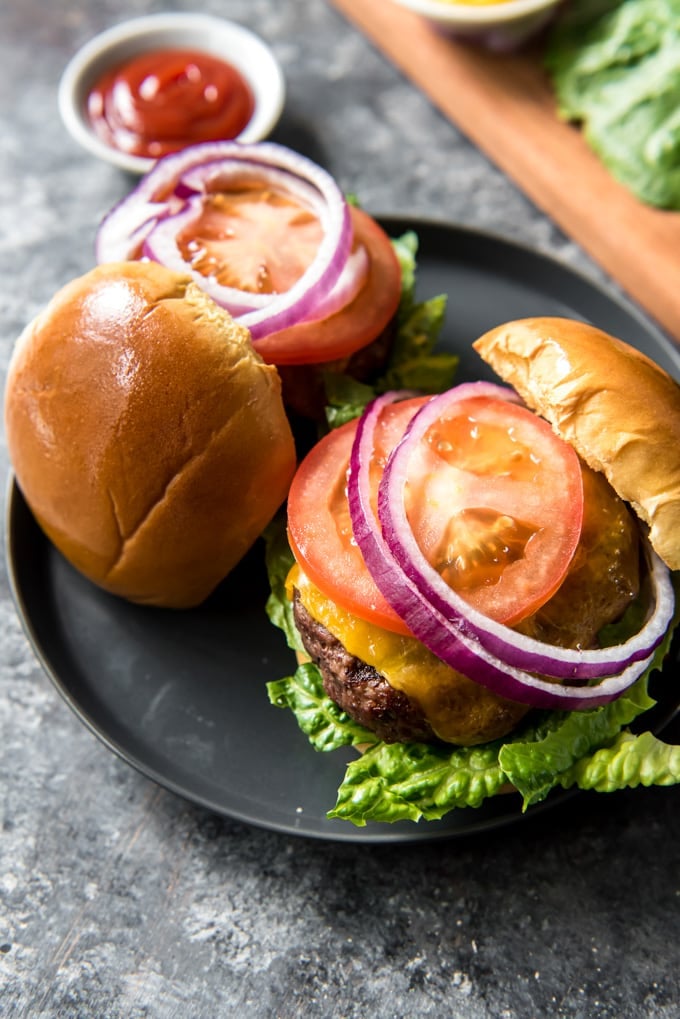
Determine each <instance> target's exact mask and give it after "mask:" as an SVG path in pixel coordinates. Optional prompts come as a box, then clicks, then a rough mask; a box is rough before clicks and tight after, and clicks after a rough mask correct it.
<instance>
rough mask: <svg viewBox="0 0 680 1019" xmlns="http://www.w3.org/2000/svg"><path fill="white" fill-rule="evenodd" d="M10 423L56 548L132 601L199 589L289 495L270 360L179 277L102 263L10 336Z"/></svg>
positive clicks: (202, 591) (180, 598) (14, 453)
mask: <svg viewBox="0 0 680 1019" xmlns="http://www.w3.org/2000/svg"><path fill="white" fill-rule="evenodd" d="M5 427H6V434H7V442H8V448H9V454H10V459H11V461H12V465H13V468H14V472H15V476H16V479H17V483H18V485H19V488H20V489H21V490H22V492H23V494H24V497H25V498H26V501H27V503H28V504H29V506H30V508H31V510H32V512H33V514H34V515H35V518H36V519H37V521H38V523H39V524H40V526H41V527H42V528H43V530H44V531H45V533H46V534H47V535H48V537H49V538H50V539H51V540H52V541H53V543H54V544H55V545H56V546H57V548H59V549H60V551H61V552H62V553H63V554H64V555H65V557H66V558H67V559H68V560H69V561H70V562H71V563H72V564H73V565H74V566H75V567H76V568H77V569H78V570H80V571H81V572H82V573H84V574H85V575H86V576H87V577H89V578H90V580H92V581H94V582H95V583H96V584H98V585H100V586H101V587H103V588H105V589H106V590H108V591H110V592H112V593H114V594H117V595H121V596H123V597H125V598H128V599H129V600H131V601H135V602H140V603H145V604H149V605H162V606H167V607H175V608H184V607H188V606H192V605H196V604H198V603H200V602H201V601H203V600H204V599H205V598H206V597H207V595H208V594H210V592H211V591H212V590H213V589H214V588H215V586H216V585H217V584H218V583H219V581H220V580H222V578H223V577H225V576H226V574H227V573H228V572H229V571H230V570H231V569H232V567H233V566H234V565H235V564H236V563H237V562H238V561H239V560H240V559H241V558H242V557H243V555H244V554H245V552H246V551H247V550H248V549H249V548H250V546H251V545H252V544H253V542H254V541H255V539H256V538H257V536H258V535H259V534H260V533H261V531H262V529H263V528H264V527H265V526H266V524H267V523H268V522H269V520H270V519H271V518H272V516H273V515H274V513H275V512H276V510H277V509H278V507H279V506H280V505H281V503H282V502H283V501H284V499H285V497H286V494H287V491H288V485H289V482H290V480H291V477H292V474H293V472H294V469H295V450H294V444H293V437H292V434H291V431H290V427H289V424H288V420H287V418H286V415H285V412H284V409H283V403H282V400H281V384H280V380H279V376H278V374H277V371H276V369H275V368H274V367H272V366H269V365H266V364H264V362H263V361H262V359H261V358H260V357H259V356H258V355H257V354H256V353H255V352H254V350H253V348H252V346H251V344H250V336H249V333H248V331H247V330H245V329H243V328H242V327H240V326H238V325H237V324H236V323H235V322H234V321H233V320H232V319H231V317H230V316H229V315H228V314H227V313H226V312H223V311H222V310H221V309H220V308H218V307H217V305H215V304H214V302H213V301H212V300H211V299H210V298H209V297H206V296H205V295H204V294H203V292H202V291H201V290H199V288H198V287H196V286H195V285H194V284H193V283H192V282H191V281H190V280H189V278H188V277H184V276H180V275H178V274H176V273H174V272H171V271H169V270H167V269H165V268H163V267H161V266H159V265H156V264H154V263H142V262H130V263H127V262H126V263H116V264H108V265H102V266H99V267H97V268H96V269H94V270H93V271H92V272H89V273H87V274H86V275H85V276H82V277H81V278H79V279H76V280H74V281H73V282H72V283H70V284H68V285H67V286H66V287H64V289H63V290H61V291H60V292H59V293H58V294H56V296H55V297H54V298H53V300H52V301H51V302H50V304H49V305H48V307H47V308H46V309H45V310H44V311H43V312H42V314H40V315H39V316H38V317H37V318H36V319H35V320H34V321H33V322H32V323H31V324H30V325H29V326H28V327H27V328H26V330H25V331H24V333H23V334H22V336H21V337H20V338H19V340H18V342H17V345H16V348H15V351H14V354H13V357H12V361H11V364H10V368H9V374H8V381H7V389H6V394H5Z"/></svg>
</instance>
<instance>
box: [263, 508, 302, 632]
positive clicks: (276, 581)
mask: <svg viewBox="0 0 680 1019" xmlns="http://www.w3.org/2000/svg"><path fill="white" fill-rule="evenodd" d="M262 537H263V538H264V543H265V553H264V561H265V566H266V568H267V575H268V577H269V588H270V594H269V597H268V599H267V603H266V605H265V611H266V613H267V615H268V616H269V620H270V622H271V623H273V624H274V626H278V628H279V629H280V630H282V631H283V633H284V634H285V636H286V642H287V644H288V647H289V648H292V650H293V651H304V648H303V646H302V641H301V640H300V634H299V633H298V631H297V627H296V625H295V620H294V619H293V603H292V602H291V601H290V600H289V598H288V597H287V595H286V577H287V576H288V574H289V573H290V571H291V568H292V566H293V563H294V562H295V558H294V556H293V553H292V552H291V550H290V545H289V544H288V536H287V534H286V522H285V520H284V518H283V515H282V514H279V515H278V516H276V517H274V519H273V520H272V522H271V523H270V524H269V526H268V527H266V528H265V530H264V533H263V535H262Z"/></svg>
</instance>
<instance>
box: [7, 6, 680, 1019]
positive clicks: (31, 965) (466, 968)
mask: <svg viewBox="0 0 680 1019" xmlns="http://www.w3.org/2000/svg"><path fill="white" fill-rule="evenodd" d="M367 2H378V0H367ZM381 2H382V0H381ZM191 6H193V5H192V4H189V3H187V4H178V5H177V9H182V8H183V7H186V8H189V7H191ZM202 7H203V9H204V10H206V11H209V12H212V13H215V14H223V15H225V16H228V17H232V18H233V19H235V20H238V21H241V22H242V23H244V24H246V25H249V26H251V27H253V28H255V29H257V30H258V31H259V32H260V33H261V34H262V35H263V36H264V37H266V39H267V40H268V41H269V42H270V43H271V44H272V46H273V47H274V49H275V51H276V53H277V55H278V57H279V59H280V61H281V63H282V65H283V68H284V71H285V74H286V78H287V84H288V95H287V103H286V109H285V115H284V117H283V119H282V121H281V124H280V125H279V127H278V128H277V130H276V133H275V138H276V139H277V140H279V141H281V142H283V143H284V144H287V145H290V146H291V147H293V148H297V149H299V150H300V151H303V152H306V153H307V154H309V155H310V156H312V157H313V158H315V159H316V160H317V161H319V162H321V163H322V164H324V165H326V166H327V167H328V168H329V169H330V170H331V171H332V172H333V174H334V175H335V176H336V177H337V179H338V180H339V181H340V183H341V185H342V186H343V188H345V189H346V190H348V191H352V192H356V193H357V194H359V195H360V196H361V199H362V202H363V204H364V205H365V207H366V208H368V209H369V210H370V211H376V212H377V211H382V212H407V213H415V214H420V215H424V216H434V217H441V216H445V217H446V218H447V219H450V220H452V221H455V222H458V223H463V224H469V225H473V226H478V227H482V228H485V229H491V230H494V231H498V232H500V233H502V234H504V235H506V236H508V237H511V238H514V239H517V240H520V241H523V242H526V243H528V244H530V245H532V246H534V247H536V248H539V249H541V250H542V251H545V252H549V253H551V254H553V255H556V256H558V257H559V258H561V259H563V260H564V261H566V262H567V263H569V264H570V265H572V266H574V267H576V268H578V269H579V270H580V271H582V272H583V273H585V274H586V275H588V276H590V277H591V278H593V279H596V280H599V281H602V282H604V283H605V284H606V285H609V282H608V281H607V280H605V279H604V278H603V274H602V273H601V272H600V271H599V270H598V269H597V267H595V266H594V265H593V264H592V263H591V262H590V261H589V260H588V259H587V258H586V256H585V255H584V254H583V253H582V251H581V250H580V249H579V248H578V246H577V245H575V244H574V243H573V242H571V241H570V240H569V239H568V238H566V237H564V236H563V235H562V234H561V233H560V231H559V230H558V229H557V228H556V227H555V226H554V224H553V223H551V221H550V219H549V218H548V217H546V216H545V215H544V214H543V213H541V212H540V211H538V210H537V209H536V208H534V207H533V206H532V205H531V203H530V202H529V201H527V200H526V198H525V197H524V196H523V195H522V194H521V193H520V192H519V191H518V190H517V189H516V188H515V186H514V185H513V184H512V183H511V182H510V181H508V180H507V179H506V178H505V177H504V176H503V174H502V173H501V172H499V171H498V170H497V169H496V168H495V167H494V166H492V165H491V164H490V163H489V162H488V161H487V160H486V159H485V158H484V157H483V156H482V155H480V153H479V152H478V151H477V150H476V149H475V148H474V147H473V146H471V145H470V143H469V142H468V141H467V140H466V139H465V138H464V137H462V136H461V135H460V134H459V133H458V132H457V131H456V129H455V128H454V127H453V126H451V125H450V124H449V123H448V122H446V121H445V120H444V119H443V118H442V117H441V116H440V115H439V114H438V112H437V111H436V110H434V109H433V108H432V106H431V105H430V104H429V102H428V101H427V100H426V99H425V98H424V97H423V96H422V95H420V94H419V93H418V91H416V90H415V89H414V88H413V87H412V86H411V85H410V84H409V83H408V82H407V81H406V80H404V78H403V77H402V76H401V75H400V74H399V73H398V72H397V71H396V70H395V69H394V68H393V67H392V66H390V65H389V64H388V63H387V62H386V61H385V60H384V59H383V58H382V56H380V55H379V54H378V53H377V52H376V51H375V50H374V49H373V48H372V47H371V46H370V45H369V44H368V43H367V42H366V41H365V40H364V39H363V38H362V37H361V36H360V35H359V34H358V33H357V32H356V31H355V29H354V28H353V27H352V26H350V25H349V24H348V23H346V22H345V20H344V19H343V18H342V17H341V16H340V15H339V14H338V13H337V12H336V11H335V10H334V9H333V8H332V7H330V6H328V5H327V4H326V3H324V2H322V0H221V2H219V0H204V3H203V5H202ZM160 9H161V5H160V4H159V3H155V2H153V0H118V2H115V3H113V2H111V0H70V2H68V3H64V4H61V3H55V4H52V3H45V2H44V0H5V2H4V3H2V4H1V5H0V168H1V173H0V178H1V180H2V189H1V192H0V194H1V197H0V204H1V206H2V214H1V216H0V280H1V281H2V282H1V283H0V359H1V360H0V366H1V368H2V380H3V381H4V377H5V371H6V367H7V363H8V359H9V355H10V352H11V349H12V345H13V343H14V340H15V339H16V337H17V335H18V334H19V332H20V330H21V328H22V327H23V325H24V324H25V323H26V322H27V321H28V320H29V319H30V318H31V317H32V316H33V315H34V314H35V313H36V312H37V311H38V310H39V309H40V308H41V307H42V306H43V305H44V303H45V302H46V301H47V299H48V298H49V297H50V296H51V295H52V293H53V292H54V291H55V290H56V289H57V288H58V287H59V286H61V285H62V284H63V283H65V282H66V281H67V280H69V279H70V278H71V277H73V276H75V275H78V274H80V273H82V272H84V271H86V270H87V269H88V268H90V267H91V265H92V262H93V232H94V228H95V224H96V223H97V222H98V220H99V218H100V217H101V215H102V214H103V213H104V212H105V211H106V210H107V209H108V208H110V206H111V205H112V204H113V203H114V202H115V201H117V200H118V199H119V198H121V197H122V196H123V195H124V194H125V193H126V192H127V191H128V189H129V187H130V185H131V181H130V180H129V179H128V178H126V177H125V176H124V175H123V174H121V173H120V172H118V171H116V170H115V169H113V168H110V167H108V166H104V165H102V164H99V163H97V162H95V161H94V160H93V159H92V158H91V157H90V156H88V155H87V154H85V153H84V152H82V151H80V150H79V149H78V148H77V147H76V145H75V144H74V143H73V142H72V141H71V140H70V139H69V137H68V136H67V135H66V132H65V130H64V128H63V127H62V124H61V122H60V120H59V117H58V114H57V107H56V89H57V83H58V80H59V76H60V74H61V71H62V69H63V67H64V64H65V62H66V60H67V59H68V57H69V56H70V55H71V54H72V53H73V52H74V50H75V49H76V48H77V46H78V45H80V44H81V43H83V42H84V41H85V40H87V39H88V38H89V37H90V36H92V35H93V34H94V33H95V32H97V31H99V30H101V29H102V28H104V27H107V26H109V25H111V24H113V23H115V22H117V21H120V20H122V19H123V18H124V17H126V16H131V15H133V14H139V13H143V12H151V11H157V10H160ZM166 9H175V4H167V5H166ZM0 456H1V457H2V462H1V463H0V469H1V470H2V474H3V478H4V477H6V475H7V471H8V462H7V451H6V446H5V443H4V440H3V443H2V447H1V449H0ZM4 487H5V486H4V484H3V488H4ZM677 735H678V733H677V729H676V736H677ZM0 790H1V795H0V804H1V806H0V819H1V831H0V1013H1V1014H2V1015H3V1016H7V1017H8V1019H9V1017H19V1016H22V1017H30V1019H38V1017H45V1019H53V1017H59V1019H62V1017H63V1019H65V1017H69V1019H76V1017H78V1019H82V1017H89V1016H96V1017H106V1019H141V1017H142V1016H144V1017H153V1019H156V1017H158V1019H170V1017H172V1019H186V1017H191V1016H196V1017H205V1019H212V1017H216V1016H249V1017H251V1016H252V1017H256V1019H265V1017H282V1019H286V1017H292V1016H296V1015H309V1016H333V1017H346V1019H349V1017H354V1019H366V1017H369V1016H375V1017H385V1019H388V1017H389V1019H397V1017H420V1016H437V1017H443V1016H456V1017H463V1019H531V1017H543V1016H551V1017H557V1016H562V1017H583V1019H586V1017H587V1019H596V1017H597V1019H605V1017H607V1019H623V1017H627V1019H630V1017H635V1016H640V1017H642V1016H644V1017H650V1019H661V1017H663V1019H671V1017H675V1016H677V1015H678V1014H679V1012H680V977H679V975H678V974H679V972H680V968H679V966H678V961H679V960H678V944H680V866H679V864H680V850H679V849H678V846H679V845H680V789H678V788H675V789H671V790H651V791H644V790H637V791H636V790H633V791H630V792H625V793H620V794H616V795H612V796H610V797H601V798H597V797H596V796H588V795H583V796H579V797H575V798H573V799H571V800H570V801H569V802H568V803H566V804H564V805H563V806H561V807H559V808H558V809H555V810H552V811H548V812H546V813H544V814H542V815H540V816H538V817H536V818H535V819H532V820H529V821H527V822H526V823H522V824H519V825H516V826H510V827H507V828H504V829H502V830H500V831H497V832H493V831H492V832H488V833H486V834H484V835H475V836H471V837H469V838H464V839H457V840H454V841H444V842H438V843H427V842H423V843H419V844H409V845H379V846H376V845H362V844H359V843H356V844H355V843H336V842H324V841H318V840H306V839H303V838H298V837H294V836H292V835H285V834H278V833H276V832H273V831H269V830H265V829H261V828H256V827H250V826H248V825H246V824H244V823H241V822H237V821H234V820H230V819H228V818H220V817H217V816H214V815H212V814H210V813H208V812H206V811H205V810H203V809H201V808H199V807H195V806H192V805H191V804H190V803H187V802H185V801H184V800H182V799H179V798H177V797H176V796H174V795H172V794H171V793H169V792H166V791H164V790H163V789H161V788H159V787H158V786H156V785H155V784H153V783H152V782H151V781H149V780H148V779H146V778H145V777H142V776H141V775H140V774H138V773H137V772H136V771H134V770H133V769H132V768H131V767H129V766H128V765H127V764H125V763H124V762H123V761H121V760H119V759H118V758H117V757H116V756H114V754H112V753H111V752H110V751H109V750H108V749H107V748H106V747H105V746H104V745H103V744H102V743H101V742H100V741H99V740H97V739H96V738H95V737H94V736H93V735H92V734H91V733H90V732H89V731H88V730H87V729H86V728H85V727H84V726H83V725H82V724H81V723H80V722H79V721H78V719H77V718H76V717H75V715H74V714H73V713H72V712H71V711H70V710H69V708H68V706H67V705H66V704H65V703H64V701H63V700H62V699H61V698H60V697H59V696H58V695H57V693H56V692H55V690H54V689H53V687H52V686H51V684H50V683H49V681H48V680H47V678H46V677H45V675H44V674H43V672H42V670H41V668H40V666H39V665H38V663H37V661H36V660H35V658H34V656H33V653H32V651H31V648H30V647H29V644H28V641H27V639H26V637H25V636H24V633H23V630H22V627H21V624H20V623H19V620H18V618H17V615H16V613H15V609H14V605H13V601H12V598H11V595H10V590H9V583H8V576H7V570H6V567H5V564H4V562H3V564H2V566H0Z"/></svg>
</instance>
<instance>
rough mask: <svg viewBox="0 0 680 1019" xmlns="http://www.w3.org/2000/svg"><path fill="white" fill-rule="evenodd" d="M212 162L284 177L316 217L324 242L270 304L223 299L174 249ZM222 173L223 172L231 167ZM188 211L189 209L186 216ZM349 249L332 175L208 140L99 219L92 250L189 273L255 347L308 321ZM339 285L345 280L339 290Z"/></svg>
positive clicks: (214, 169)
mask: <svg viewBox="0 0 680 1019" xmlns="http://www.w3.org/2000/svg"><path fill="white" fill-rule="evenodd" d="M219 163H223V164H224V165H225V167H229V166H230V164H232V163H233V164H236V165H238V167H239V168H240V169H242V170H243V169H244V170H245V171H246V172H251V171H255V170H256V171H258V172H259V175H260V177H262V176H265V177H267V176H268V175H269V174H273V177H272V180H273V181H275V182H276V183H277V184H280V183H281V182H282V181H283V180H284V179H286V180H287V181H288V184H287V186H288V187H289V188H292V192H291V193H293V194H294V195H295V197H296V198H298V200H303V201H304V202H305V203H306V204H307V205H308V206H310V205H311V207H312V208H313V209H314V211H315V214H317V215H318V217H319V220H320V222H321V227H322V230H323V237H322V240H321V243H320V245H319V248H318V250H317V253H316V256H315V258H314V259H313V260H312V262H311V264H310V265H309V266H308V267H307V269H306V270H305V272H304V273H303V274H302V276H301V277H300V279H298V280H297V281H296V283H295V284H293V286H292V287H290V289H289V290H287V291H286V292H285V293H281V294H275V295H267V298H270V299H268V300H266V301H260V300H259V297H260V296H261V295H253V294H248V293H246V292H241V291H236V292H234V291H233V288H226V290H227V291H229V293H228V294H227V295H226V298H225V295H224V294H222V288H221V287H220V285H219V284H218V283H217V281H216V280H213V281H210V282H208V278H207V277H205V276H203V275H202V274H200V273H197V272H195V271H193V270H192V269H191V267H190V266H189V265H188V264H187V263H186V262H184V260H183V259H182V258H181V254H180V252H179V250H178V249H177V247H176V244H174V249H175V250H173V244H172V243H171V241H170V235H171V231H172V229H173V228H177V227H178V225H179V226H180V227H181V225H184V224H185V223H187V222H190V221H191V218H193V217H194V216H196V215H197V212H196V207H195V204H193V202H194V199H193V197H192V194H193V193H194V192H196V193H198V192H199V190H201V189H199V184H200V178H201V168H205V173H206V178H205V182H204V187H203V190H204V189H205V188H206V187H210V186H211V182H212V185H214V184H215V182H216V180H217V179H218V176H219V172H220V171H219V169H218V164H219ZM222 172H223V173H226V174H229V173H230V170H229V169H228V168H227V169H224V170H223V171H222ZM291 181H292V182H293V183H291ZM187 206H189V207H190V211H187V216H188V219H185V218H184V212H185V211H186V210H187ZM351 246H352V224H351V219H350V213H349V207H348V205H347V202H346V201H345V199H344V196H343V195H342V192H341V191H340V189H339V188H338V186H337V184H336V182H335V181H334V180H333V178H332V177H331V175H330V174H329V173H327V172H326V171H325V170H323V169H322V168H321V167H320V166H317V164H316V163H313V162H312V161H311V160H309V159H307V158H306V157H305V156H301V155H299V154H298V153H296V152H293V151H291V150H290V149H287V148H285V147H283V146H281V145H277V144H275V143H272V142H261V143H258V144H254V145H244V144H241V143H239V142H207V143H205V144H202V145H195V146H191V147H190V148H187V149H183V150H182V151H181V152H176V153H172V154H171V155H169V156H165V157H164V158H163V159H161V160H159V161H158V162H157V163H156V164H155V166H154V168H153V169H152V170H151V171H150V172H149V173H148V174H147V175H146V177H145V178H143V180H142V181H141V182H140V184H139V186H138V187H137V188H136V189H135V190H134V191H133V192H132V193H131V194H130V195H129V196H128V197H127V199H124V200H123V201H122V202H121V203H119V205H118V206H116V208H115V209H114V210H112V212H111V213H110V214H109V215H108V216H107V217H106V218H105V219H104V221H103V222H102V224H101V227H100V229H99V232H98V235H97V245H96V250H97V260H98V261H99V262H105V261H117V260H121V259H130V258H133V259H134V258H138V257H139V256H140V252H146V254H147V256H150V257H154V258H157V259H158V260H159V261H162V262H163V264H168V262H170V263H171V265H172V267H173V268H175V269H181V271H183V272H185V273H186V272H189V273H190V274H191V275H192V276H193V278H194V279H195V281H196V283H197V284H198V285H199V286H200V287H201V288H202V289H204V290H206V291H207V292H209V293H210V294H211V296H212V297H213V298H214V299H215V300H216V301H217V302H218V303H220V304H223V305H224V306H225V307H227V309H228V310H229V311H231V313H232V314H234V315H235V316H237V317H238V318H239V321H240V322H241V323H242V324H243V325H245V326H246V327H247V328H248V329H249V330H250V333H251V336H252V339H253V341H254V343H255V344H256V341H257V340H258V339H259V338H260V337H262V336H266V335H268V334H269V333H272V332H277V331H278V330H281V329H285V328H287V327H288V326H291V325H294V324H295V323H296V322H299V321H301V320H304V319H307V318H312V317H314V313H315V312H316V310H317V309H318V308H319V307H320V306H321V305H322V303H323V302H324V301H325V300H326V299H327V298H328V297H329V294H330V293H331V292H332V290H333V287H334V286H335V285H336V283H337V281H338V280H339V279H340V278H341V276H342V273H343V270H344V268H345V264H346V262H347V259H348V256H349V254H350V251H351ZM166 259H168V261H165V260H166ZM356 279H357V274H356V270H355V269H351V270H350V271H349V280H350V281H351V282H352V281H355V280H356ZM346 288H347V282H344V283H343V284H342V285H341V286H340V291H339V293H343V291H345V290H346ZM235 293H238V295H239V296H238V298H237V297H236V296H235ZM223 298H225V299H223ZM333 300H334V299H333Z"/></svg>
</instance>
